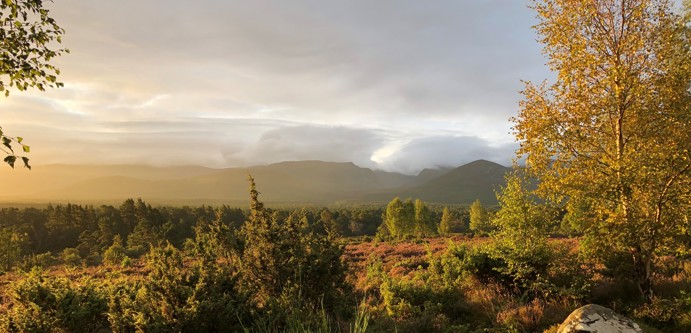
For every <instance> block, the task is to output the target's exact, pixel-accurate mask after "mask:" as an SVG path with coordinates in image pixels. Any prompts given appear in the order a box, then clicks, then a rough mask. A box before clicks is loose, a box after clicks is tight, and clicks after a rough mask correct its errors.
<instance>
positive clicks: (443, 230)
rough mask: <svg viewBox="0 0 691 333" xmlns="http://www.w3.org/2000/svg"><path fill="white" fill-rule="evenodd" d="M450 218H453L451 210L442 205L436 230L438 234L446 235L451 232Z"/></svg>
mask: <svg viewBox="0 0 691 333" xmlns="http://www.w3.org/2000/svg"><path fill="white" fill-rule="evenodd" d="M451 220H453V215H452V213H451V211H449V208H448V207H444V212H443V213H442V215H441V222H439V227H438V228H437V232H438V233H439V234H440V235H442V236H446V235H448V234H449V233H450V232H451Z"/></svg>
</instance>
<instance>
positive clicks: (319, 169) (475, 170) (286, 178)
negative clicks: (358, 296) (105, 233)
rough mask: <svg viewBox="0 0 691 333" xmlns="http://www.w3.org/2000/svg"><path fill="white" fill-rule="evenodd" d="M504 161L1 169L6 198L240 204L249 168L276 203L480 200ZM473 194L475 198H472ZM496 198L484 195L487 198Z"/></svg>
mask: <svg viewBox="0 0 691 333" xmlns="http://www.w3.org/2000/svg"><path fill="white" fill-rule="evenodd" d="M506 170H508V168H505V167H502V166H500V165H498V164H495V163H492V162H487V161H476V162H473V163H470V164H467V165H464V166H461V167H459V168H457V169H453V170H450V169H437V170H432V169H430V170H423V171H422V172H421V173H420V174H419V175H417V176H410V175H403V174H399V173H393V172H385V171H380V170H377V171H373V170H371V169H368V168H361V167H358V166H356V165H355V164H353V163H334V162H322V161H294V162H281V163H276V164H271V165H267V166H254V167H249V168H227V169H211V168H204V167H196V166H189V167H162V168H159V167H149V166H137V165H117V166H69V165H50V166H42V167H35V168H34V170H33V171H31V172H28V171H24V170H16V171H6V172H0V182H2V184H3V188H4V190H3V191H2V192H0V201H4V202H8V201H12V202H26V201H32V202H35V201H40V202H65V201H71V202H87V203H100V202H109V203H110V202H118V201H121V200H124V199H126V198H130V197H131V198H137V197H141V198H143V199H144V200H147V201H150V202H159V203H175V204H185V203H187V204H201V203H208V204H217V203H231V204H241V203H244V202H246V201H247V198H248V193H247V189H248V183H247V176H248V174H251V175H252V177H254V179H255V181H256V182H257V187H258V189H259V191H260V192H261V193H262V199H263V200H264V201H266V202H274V203H280V202H282V203H296V204H298V203H299V204H330V203H334V202H337V201H351V202H365V201H378V202H388V201H389V200H391V199H392V198H393V197H394V196H396V195H400V196H402V197H408V196H410V197H414V198H420V199H423V200H425V201H430V202H441V203H470V202H472V201H473V200H475V199H476V198H480V199H481V200H483V202H485V200H486V199H487V198H489V195H488V193H490V194H492V195H491V197H492V198H493V192H492V191H493V188H494V187H496V186H495V185H498V184H501V183H502V182H503V173H504V172H505V171H506ZM471 198H472V199H471ZM492 202H495V201H494V200H493V199H492V200H487V203H488V204H491V203H492Z"/></svg>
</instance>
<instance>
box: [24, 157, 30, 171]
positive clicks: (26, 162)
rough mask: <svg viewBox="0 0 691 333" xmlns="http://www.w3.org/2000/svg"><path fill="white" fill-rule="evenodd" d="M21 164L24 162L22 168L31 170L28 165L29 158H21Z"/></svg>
mask: <svg viewBox="0 0 691 333" xmlns="http://www.w3.org/2000/svg"><path fill="white" fill-rule="evenodd" d="M22 162H24V167H25V168H27V169H29V170H31V165H29V158H28V157H26V156H22Z"/></svg>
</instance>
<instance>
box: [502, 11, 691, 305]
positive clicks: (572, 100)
mask: <svg viewBox="0 0 691 333" xmlns="http://www.w3.org/2000/svg"><path fill="white" fill-rule="evenodd" d="M533 7H534V8H535V10H536V11H537V13H538V15H539V18H540V20H541V21H540V23H539V24H538V25H537V26H536V30H537V32H538V34H539V35H540V38H541V42H542V43H543V44H544V51H545V54H546V55H547V56H548V58H549V60H548V65H549V67H550V69H551V70H553V71H554V72H556V73H557V80H556V82H555V83H553V84H551V85H547V84H542V85H534V84H532V83H530V82H528V83H527V84H526V88H525V90H524V91H523V95H524V99H523V100H522V101H521V103H520V110H519V113H518V116H517V117H516V118H515V119H513V121H514V123H515V127H514V129H515V133H516V137H517V139H518V140H519V142H520V148H519V150H518V154H519V155H522V156H524V157H525V158H526V164H527V166H528V169H529V171H530V172H531V173H532V174H533V175H535V176H536V177H537V178H538V179H539V180H540V186H539V190H540V194H541V195H542V196H543V197H545V198H547V199H549V200H551V201H553V202H563V201H569V200H576V201H580V202H587V203H588V204H589V205H591V207H592V211H593V214H592V216H586V217H584V218H587V221H586V223H584V224H585V225H587V227H586V228H585V229H586V230H585V234H586V236H587V240H586V241H585V242H584V245H585V246H584V249H586V250H588V251H590V252H592V254H594V255H603V256H604V255H606V254H609V253H612V252H620V253H626V254H627V255H628V257H629V260H630V262H631V263H632V266H633V267H634V273H633V275H634V280H635V281H636V283H637V285H638V287H639V289H640V292H641V296H642V297H643V298H645V299H647V300H651V299H652V297H653V284H652V277H653V273H654V272H653V269H654V265H653V262H654V260H655V258H656V257H657V256H659V255H663V254H673V252H674V250H675V249H677V248H679V245H680V243H679V242H678V239H679V237H678V235H680V234H683V229H688V228H689V224H688V216H687V215H688V211H689V209H691V196H689V191H688V189H689V187H690V186H691V109H690V108H691V89H689V82H691V44H690V43H691V29H689V25H688V24H689V21H688V18H687V19H684V18H683V17H682V16H681V15H678V14H676V13H674V11H673V5H672V3H671V2H670V1H666V0H627V1H605V0H598V1H592V0H579V1H571V0H545V1H536V2H535V3H534V6H533Z"/></svg>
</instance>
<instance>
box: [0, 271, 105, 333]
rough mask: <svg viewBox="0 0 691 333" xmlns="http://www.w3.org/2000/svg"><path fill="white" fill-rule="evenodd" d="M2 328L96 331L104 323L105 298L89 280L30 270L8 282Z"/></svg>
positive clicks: (39, 330) (20, 330)
mask: <svg viewBox="0 0 691 333" xmlns="http://www.w3.org/2000/svg"><path fill="white" fill-rule="evenodd" d="M10 298H11V301H12V303H13V306H12V308H11V309H10V310H9V311H8V313H7V316H3V317H0V318H1V319H0V328H1V329H2V331H3V332H98V331H100V330H101V329H103V328H105V327H107V321H106V316H105V312H106V300H105V297H104V295H103V294H102V293H101V292H100V291H99V290H98V288H97V287H96V286H95V285H94V283H92V282H91V281H90V280H83V281H71V280H70V279H68V278H66V277H59V278H53V277H45V276H43V274H42V272H41V271H40V270H32V271H31V272H30V273H29V274H27V276H26V277H25V278H24V279H23V280H20V281H18V282H16V283H14V284H13V285H12V286H11V289H10Z"/></svg>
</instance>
